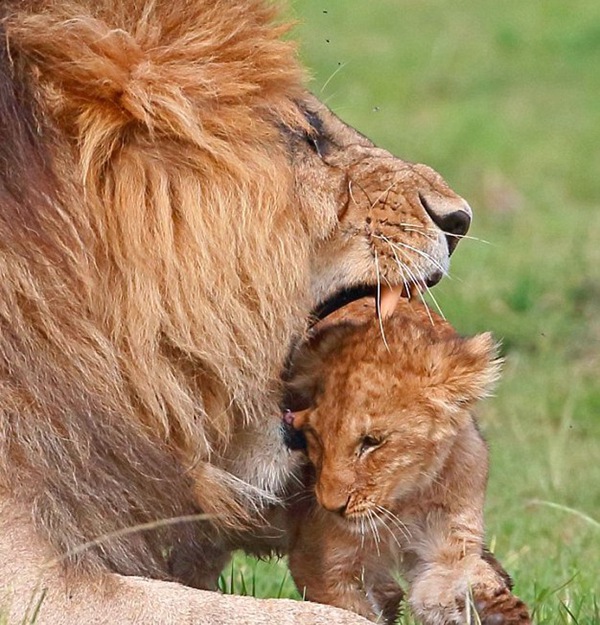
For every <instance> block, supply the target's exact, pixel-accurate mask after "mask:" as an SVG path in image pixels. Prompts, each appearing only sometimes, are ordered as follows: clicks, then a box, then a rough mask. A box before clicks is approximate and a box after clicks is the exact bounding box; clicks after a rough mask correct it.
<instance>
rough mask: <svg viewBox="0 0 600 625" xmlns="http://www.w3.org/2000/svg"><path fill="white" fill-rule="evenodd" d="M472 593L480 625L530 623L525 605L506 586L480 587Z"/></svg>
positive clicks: (523, 624) (519, 624)
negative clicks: (494, 588) (495, 588)
mask: <svg viewBox="0 0 600 625" xmlns="http://www.w3.org/2000/svg"><path fill="white" fill-rule="evenodd" d="M473 594H474V597H473V598H474V602H475V608H476V609H477V612H478V614H479V617H480V619H481V625H531V617H530V616H529V610H528V609H527V606H526V605H525V604H524V603H523V601H521V600H520V599H519V598H518V597H515V595H513V594H512V592H510V590H509V589H508V588H498V589H497V590H495V591H492V592H490V591H489V590H487V589H481V590H479V591H478V592H474V593H473Z"/></svg>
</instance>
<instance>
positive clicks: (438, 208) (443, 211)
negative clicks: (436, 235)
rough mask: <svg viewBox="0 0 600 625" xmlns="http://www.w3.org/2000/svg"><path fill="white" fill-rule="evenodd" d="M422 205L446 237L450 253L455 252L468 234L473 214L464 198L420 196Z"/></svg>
mask: <svg viewBox="0 0 600 625" xmlns="http://www.w3.org/2000/svg"><path fill="white" fill-rule="evenodd" d="M419 199H420V200H421V204H422V205H423V208H424V209H425V212H426V213H427V214H428V215H429V217H430V218H431V221H433V223H434V224H435V225H436V226H437V227H438V228H439V229H440V230H441V231H442V232H443V233H444V234H445V235H446V240H447V241H448V252H449V253H450V254H452V252H454V250H455V248H456V246H457V245H458V242H459V241H460V239H461V237H463V236H464V235H465V234H467V232H468V230H469V226H470V225H471V219H472V216H473V212H472V211H471V207H470V206H469V205H468V204H467V203H466V202H465V201H464V200H463V199H462V198H459V197H457V198H452V199H447V198H443V199H442V198H435V199H434V198H430V197H426V196H425V195H423V194H419Z"/></svg>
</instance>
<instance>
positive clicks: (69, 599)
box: [0, 499, 367, 625]
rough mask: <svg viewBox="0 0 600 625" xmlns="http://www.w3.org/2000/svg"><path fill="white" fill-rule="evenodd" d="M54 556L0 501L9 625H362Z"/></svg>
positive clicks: (297, 605)
mask: <svg viewBox="0 0 600 625" xmlns="http://www.w3.org/2000/svg"><path fill="white" fill-rule="evenodd" d="M55 557H56V554H55V553H54V552H53V551H52V550H51V549H50V547H49V545H48V544H46V543H45V542H44V541H42V540H41V539H40V537H39V535H37V533H36V532H35V531H34V528H33V526H32V524H31V522H30V521H29V515H28V511H27V510H25V509H23V510H21V511H19V512H18V506H16V505H15V504H14V502H8V501H6V500H2V499H0V621H1V622H2V623H7V625H23V624H24V623H31V622H33V620H34V617H35V621H34V622H35V625H117V624H118V625H226V624H228V623H245V624H247V625H275V624H277V625H292V624H294V625H296V624H297V625H331V624H332V623H336V624H338V623H339V624H341V625H361V624H365V625H366V624H367V622H366V621H364V619H361V618H360V617H358V616H356V615H354V614H351V613H350V612H344V611H342V610H337V609H335V608H332V607H329V606H323V605H316V604H310V603H303V602H300V601H290V600H284V599H271V600H259V599H254V598H252V597H237V596H232V595H221V594H218V593H215V592H209V591H202V590H195V589H192V588H188V587H185V586H182V585H181V584H175V583H171V582H163V581H158V580H152V579H145V578H141V577H133V576H131V577H128V576H122V575H116V574H111V573H104V574H96V575H84V574H82V573H81V572H77V571H73V570H67V569H66V567H64V566H61V565H56V564H55V565H51V564H48V563H49V562H52V561H53V559H55Z"/></svg>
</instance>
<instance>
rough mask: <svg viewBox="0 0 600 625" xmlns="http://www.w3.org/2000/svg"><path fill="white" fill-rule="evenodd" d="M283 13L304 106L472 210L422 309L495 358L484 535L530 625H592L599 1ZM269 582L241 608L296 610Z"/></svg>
mask: <svg viewBox="0 0 600 625" xmlns="http://www.w3.org/2000/svg"><path fill="white" fill-rule="evenodd" d="M294 12H295V15H296V16H297V17H298V18H299V20H300V25H299V26H298V28H297V30H296V36H297V38H298V39H299V40H300V41H301V42H302V54H303V57H304V59H305V61H306V64H307V65H308V67H309V68H311V70H312V73H313V77H314V79H313V83H312V88H313V90H314V92H315V93H316V94H317V95H318V96H319V97H321V98H322V99H324V100H325V101H326V102H327V103H328V105H329V106H331V107H332V108H333V109H334V110H335V111H336V112H337V113H339V114H340V115H341V116H342V117H343V118H344V119H345V120H346V121H348V122H349V123H352V124H353V125H355V126H356V127H357V128H359V129H360V130H361V131H362V132H364V133H365V134H367V135H369V136H370V137H372V138H373V139H374V140H375V141H376V142H377V143H379V144H380V145H381V146H383V147H386V148H388V149H389V150H391V151H392V152H394V153H395V154H397V155H399V156H402V157H404V158H406V159H407V160H411V161H421V162H425V163H428V164H430V165H431V166H433V167H435V168H436V169H438V170H439V171H440V172H441V173H442V174H443V175H444V176H445V178H446V179H447V180H448V182H449V183H450V184H451V185H452V186H453V187H454V189H455V190H456V191H458V192H459V193H461V194H462V195H463V196H464V197H466V198H467V199H468V200H469V202H470V203H471V205H472V206H473V208H474V211H475V221H474V224H473V228H472V231H471V233H470V234H471V235H472V236H474V237H477V238H480V239H484V240H486V241H489V244H486V243H483V242H478V241H465V242H463V243H462V244H461V246H459V248H458V251H457V253H456V257H455V259H454V262H453V266H452V276H453V279H447V280H445V282H444V283H442V284H441V285H440V286H439V287H437V288H436V290H435V295H436V299H437V300H438V302H439V303H440V306H441V307H442V309H443V311H444V313H445V314H446V316H447V317H448V318H449V319H450V320H451V321H452V322H453V323H454V324H455V325H456V326H457V327H458V328H459V329H460V330H461V331H463V332H465V333H474V332H477V331H482V330H492V331H493V332H494V334H495V335H496V336H497V337H498V338H500V339H502V341H503V346H504V347H503V349H504V352H505V356H506V359H507V363H506V367H505V372H504V378H503V381H502V383H501V385H500V387H499V389H498V391H497V396H496V397H494V398H492V399H491V400H488V401H487V402H486V404H485V405H484V406H483V407H482V410H481V412H480V416H481V422H482V424H483V428H484V430H485V433H486V437H487V438H488V441H489V443H490V448H491V456H492V459H491V462H492V466H491V476H490V485H489V495H488V505H487V528H488V537H489V540H490V542H491V543H492V544H493V545H494V548H495V551H496V553H497V555H499V557H500V558H501V560H502V561H503V562H504V563H505V565H506V566H507V568H508V569H509V570H510V571H511V573H512V574H513V576H514V577H515V579H516V590H517V592H518V594H519V595H521V596H522V597H523V598H524V599H525V600H526V601H527V602H528V603H529V604H530V606H531V607H532V609H533V610H534V611H535V615H536V622H537V623H539V624H540V625H554V624H556V625H563V624H564V625H567V624H574V625H598V624H599V623H600V593H599V592H598V590H599V588H600V585H599V584H598V578H599V577H600V565H599V563H600V528H599V526H598V522H599V521H600V210H599V209H600V3H599V2H597V0H572V1H571V2H564V1H563V0H543V1H537V2H523V1H522V0H518V1H517V0H503V1H502V2H497V1H495V0H461V1H460V2H454V3H448V2H443V1H442V0H419V1H418V2H414V1H413V2H408V1H407V0H377V1H376V2H375V1H373V2H367V1H366V0H344V1H343V2H340V1H337V2H335V1H333V0H330V1H326V0H296V1H295V2H294ZM540 502H549V504H547V503H540ZM235 566H236V570H239V571H246V573H245V574H246V575H250V574H251V572H252V571H253V568H252V567H253V566H255V565H254V564H253V563H252V561H250V560H245V559H243V558H241V557H240V558H238V559H237V560H236V564H235ZM284 570H285V568H284V565H283V564H282V563H272V564H271V565H268V564H265V563H260V566H259V570H257V572H256V573H255V574H254V576H255V578H256V580H255V586H256V587H255V592H256V594H259V595H260V596H278V595H281V594H284V595H285V596H297V595H294V592H295V591H293V586H292V585H291V584H289V579H286V581H285V583H284V587H283V589H281V588H280V587H281V582H282V579H283V575H284ZM248 579H251V577H248ZM246 586H248V583H247V582H246ZM237 590H238V591H240V590H242V589H241V588H240V587H237ZM246 590H247V588H246ZM406 622H409V621H408V620H407V621H406Z"/></svg>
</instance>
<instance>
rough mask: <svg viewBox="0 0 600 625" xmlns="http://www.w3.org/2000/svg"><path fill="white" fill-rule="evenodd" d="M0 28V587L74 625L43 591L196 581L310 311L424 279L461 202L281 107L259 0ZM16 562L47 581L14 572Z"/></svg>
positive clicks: (283, 85) (287, 81) (285, 78)
mask: <svg viewBox="0 0 600 625" xmlns="http://www.w3.org/2000/svg"><path fill="white" fill-rule="evenodd" d="M0 19H1V25H0V26H1V28H0V80H1V84H0V272H1V275H2V280H1V281H0V329H1V331H0V503H2V506H3V508H2V509H3V510H4V512H3V513H2V515H0V520H2V523H3V524H4V526H3V527H4V531H3V533H2V535H1V536H0V541H3V542H2V545H1V547H2V550H3V551H2V553H3V558H2V561H3V562H7V563H8V564H7V565H6V566H7V567H8V568H7V569H6V570H4V569H1V568H0V580H1V584H2V585H1V587H0V590H2V591H3V592H4V591H6V590H7V589H9V590H10V593H12V594H13V595H14V597H16V599H15V601H16V604H19V605H23V602H24V601H25V602H26V601H27V599H26V598H25V595H26V594H27V593H26V591H25V590H24V588H26V587H27V588H29V586H30V585H31V584H32V583H33V581H32V580H33V578H34V577H35V576H36V575H37V576H38V577H39V579H43V580H45V581H44V584H45V587H47V588H48V589H49V591H48V593H47V595H46V597H47V598H46V601H45V604H44V609H43V610H42V612H41V613H40V617H39V619H40V620H39V621H38V622H40V623H44V622H58V621H57V620H56V619H54V620H53V619H52V617H51V616H47V615H50V614H52V609H53V608H52V606H53V605H60V606H61V607H60V608H56V610H57V611H58V612H55V613H54V614H56V613H60V614H62V615H64V616H62V617H61V618H64V619H65V622H74V623H75V622H79V620H81V618H83V617H81V618H80V617H78V616H76V615H74V614H71V615H70V613H69V612H68V610H66V611H65V609H63V608H64V606H63V605H62V604H60V602H59V603H56V604H53V601H54V599H53V597H55V596H56V592H57V589H61V590H62V589H68V588H69V587H70V586H69V584H70V583H71V582H68V581H63V578H62V577H61V576H62V575H63V573H64V574H65V575H67V579H68V580H74V581H73V584H75V585H77V584H81V581H80V580H81V579H82V578H81V577H80V576H81V575H83V574H84V573H85V575H89V576H92V577H91V578H90V579H91V580H96V581H97V579H100V578H101V579H104V576H105V575H109V576H110V574H117V573H118V574H121V575H144V576H149V577H155V578H159V579H177V580H179V581H182V582H184V583H188V584H195V585H197V586H203V587H211V586H213V585H214V583H215V576H216V571H218V567H219V565H220V564H221V563H222V558H226V556H227V554H226V552H227V547H226V544H228V543H227V541H225V540H224V538H223V537H224V536H225V535H226V534H227V533H228V532H229V531H230V529H231V528H239V527H240V526H247V525H248V524H249V523H254V522H257V520H258V519H259V513H260V510H261V508H262V507H264V506H265V505H266V504H267V503H269V502H272V501H274V500H276V498H277V496H278V494H279V493H280V491H281V489H282V487H283V485H284V484H285V483H286V481H287V480H288V479H289V477H290V474H291V472H292V471H293V465H294V460H293V458H291V457H290V455H289V453H288V452H287V451H286V450H285V448H284V446H283V444H282V441H281V437H280V433H279V408H278V403H279V399H280V382H279V380H280V374H281V371H282V369H283V368H284V364H285V360H286V357H287V354H288V352H289V349H290V346H291V345H292V344H293V342H294V341H296V340H297V339H298V337H300V336H302V335H303V333H304V332H305V328H306V323H307V319H308V317H309V315H310V312H311V310H313V309H314V308H315V307H316V306H318V305H319V304H320V303H321V302H322V301H323V300H325V299H327V298H328V297H330V296H331V295H333V294H334V293H335V292H336V291H338V290H339V289H342V288H345V287H350V286H354V285H362V284H369V285H375V284H376V283H377V281H378V279H386V280H387V281H389V282H390V283H396V284H400V283H402V282H403V281H405V280H407V279H408V278H407V276H408V277H411V276H415V277H416V278H419V279H421V278H422V279H425V278H427V277H429V276H431V275H432V274H434V273H435V272H436V271H438V268H439V267H440V266H441V267H445V266H447V263H448V256H449V252H450V249H451V247H452V246H451V245H450V243H449V240H448V238H447V236H446V234H445V233H443V232H442V231H441V230H440V229H439V228H438V227H437V225H436V223H435V222H434V221H433V219H434V218H436V219H439V218H441V217H443V216H444V215H446V214H450V213H452V212H454V211H456V210H461V211H463V212H464V213H465V214H466V213H468V212H469V208H468V205H466V203H465V202H464V201H463V200H462V199H461V198H459V197H458V196H457V195H456V194H455V193H453V192H452V191H451V190H450V189H449V188H448V186H447V185H446V184H445V183H444V181H443V180H442V179H441V178H440V177H439V176H438V175H437V174H436V173H435V172H433V171H432V170H430V169H428V168H427V167H425V166H423V165H411V164H408V163H405V162H403V161H401V160H399V159H396V158H394V157H393V156H391V155H390V154H389V153H387V152H385V151H384V150H380V149H377V148H376V147H375V146H373V145H372V144H371V143H370V142H369V141H368V140H367V139H365V138H364V137H363V136H362V135H360V134H358V133H357V132H356V131H354V130H353V129H351V128H349V127H347V126H345V125H344V124H343V123H342V122H341V121H340V120H338V119H337V118H336V117H335V116H334V115H332V114H331V113H330V112H329V111H328V110H327V109H326V108H325V107H324V106H323V105H322V104H320V103H319V102H318V101H317V100H316V99H315V98H314V97H312V96H311V95H310V94H308V93H307V92H306V91H305V88H304V85H303V75H302V70H301V69H300V67H299V65H298V63H297V60H296V56H295V49H294V45H293V44H292V43H290V42H289V41H282V40H281V39H280V35H281V33H282V32H283V31H284V30H285V26H281V25H278V24H276V25H274V20H275V21H276V13H275V10H274V8H273V6H272V4H271V3H269V2H262V1H261V0H244V1H243V2H238V1H234V0H218V1H216V2H214V1H212V0H189V1H187V2H173V1H172V0H168V1H167V0H148V1H143V0H119V1H117V0H73V1H69V0H41V1H39V0H35V1H34V0H14V1H13V0H5V1H4V2H2V3H1V4H0ZM315 119H317V120H318V123H315V121H314V120H315ZM317 141H318V142H319V146H320V147H319V149H318V150H317V149H316V148H315V145H314V144H315V142H317ZM420 198H423V200H422V201H421V199H420ZM423 202H426V204H427V210H425V206H424V205H423ZM402 224H409V225H410V226H411V227H405V226H403V225H402ZM382 237H384V238H382ZM401 244H406V245H409V246H410V248H413V250H411V249H410V248H408V247H407V248H403V249H402V251H400V250H399V247H398V246H399V245H401ZM393 245H395V246H396V248H398V249H395V248H394V247H393ZM414 250H416V251H414ZM399 257H400V258H399ZM378 271H379V274H378ZM410 279H412V278H410ZM7 510H12V511H13V513H12V515H8V512H6V511H7ZM193 513H204V514H207V515H208V520H205V521H203V522H201V523H197V524H192V523H181V524H179V525H167V526H161V528H160V529H156V530H154V531H140V532H133V533H131V532H130V533H127V532H123V530H126V529H127V528H132V527H135V526H136V525H138V524H144V523H151V522H153V521H155V520H161V519H168V518H172V517H177V516H180V515H188V514H193ZM10 528H13V529H14V531H10ZM21 532H24V535H25V536H27V537H30V536H34V537H35V540H33V539H30V538H27V539H25V540H24V541H21V539H20V538H18V537H19V536H20V535H21V534H20V533H21ZM111 536H112V538H110V537H111ZM107 537H108V538H107ZM87 543H92V545H91V546H90V547H89V548H87V549H81V546H82V545H85V544H87ZM23 544H29V545H31V547H30V548H31V557H30V558H29V561H30V562H35V563H38V564H39V562H41V561H43V560H45V559H46V558H50V559H53V558H57V559H58V560H59V561H60V562H62V563H66V566H65V570H64V571H62V570H61V573H60V575H59V574H58V573H57V572H56V571H55V573H54V574H53V575H46V573H44V574H42V573H40V572H39V566H38V564H35V566H34V565H33V564H32V566H31V568H25V569H23V571H22V572H21V573H19V574H17V573H16V572H15V570H14V568H11V566H12V564H14V562H16V561H17V560H18V559H22V558H23V552H22V548H21V546H22V545H23ZM176 552H178V553H179V554H182V553H183V554H184V555H185V558H183V560H186V561H187V562H189V566H188V565H186V566H185V567H183V569H181V570H180V569H179V568H177V567H174V566H173V565H172V563H173V562H182V558H172V557H171V555H172V554H173V553H176ZM42 556H43V557H42ZM9 565H10V566H9ZM52 570H53V571H54V569H52ZM36 571H38V573H36ZM23 576H25V577H23ZM94 576H100V578H96V577H94ZM24 580H25V581H24ZM26 580H29V581H26ZM53 580H54V581H53ZM78 580H79V581H78ZM98 583H99V582H98ZM92 586H93V584H92V582H91V581H90V583H89V584H88V586H86V588H88V589H89V588H91V587H92ZM66 592H68V590H67V591H66ZM148 592H151V591H148ZM165 592H166V591H165ZM167 594H168V593H167ZM159 595H160V593H159ZM94 596H96V598H97V597H98V595H94ZM117 597H118V593H117ZM156 600H157V601H159V602H160V598H158V599H156ZM57 601H58V599H57ZM98 601H99V602H100V604H101V605H103V606H110V605H112V604H109V603H107V601H106V597H104V596H103V597H102V600H101V601H100V599H98ZM117 603H118V602H117V601H116V599H115V602H114V605H115V606H116V605H117ZM89 605H92V606H93V605H95V604H94V602H93V601H92V600H91V599H90V600H89ZM107 610H108V608H107ZM306 610H309V608H306ZM109 612H110V611H109ZM109 612H107V614H108V613H109ZM17 613H18V610H17V611H15V614H17ZM114 613H117V614H121V613H122V612H121V610H120V609H116V608H115V612H114ZM15 618H17V619H18V618H20V617H18V616H16V617H15ZM107 618H109V617H107ZM123 618H125V617H123ZM44 619H47V620H44ZM78 619H79V620H78ZM130 619H131V622H136V619H135V617H134V616H131V617H130ZM19 622H20V621H19ZM123 622H124V621H123Z"/></svg>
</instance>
